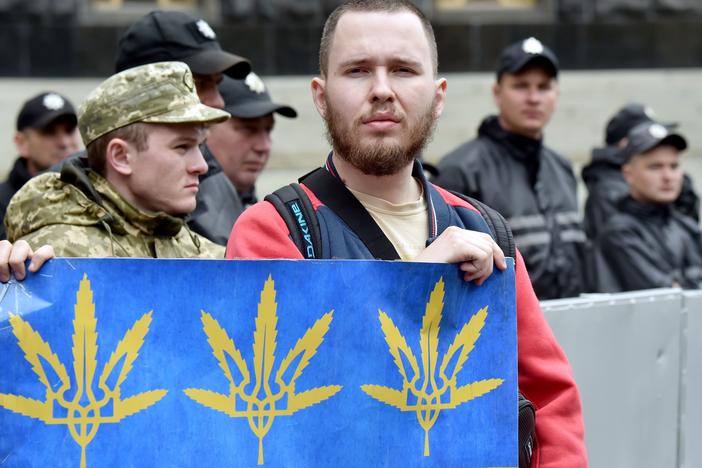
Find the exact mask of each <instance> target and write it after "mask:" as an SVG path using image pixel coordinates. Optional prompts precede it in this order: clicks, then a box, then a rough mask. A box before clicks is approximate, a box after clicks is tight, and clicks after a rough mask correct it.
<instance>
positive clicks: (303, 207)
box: [264, 183, 322, 259]
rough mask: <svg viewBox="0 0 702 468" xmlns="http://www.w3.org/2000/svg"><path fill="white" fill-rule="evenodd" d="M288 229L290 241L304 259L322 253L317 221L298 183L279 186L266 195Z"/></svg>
mask: <svg viewBox="0 0 702 468" xmlns="http://www.w3.org/2000/svg"><path fill="white" fill-rule="evenodd" d="M264 200H266V201H267V202H269V203H270V204H272V205H273V206H274V207H275V209H276V210H277V211H278V214H279V215H280V217H281V218H283V221H285V224H286V225H287V226H288V231H290V237H292V241H293V243H294V244H295V246H296V247H297V249H298V250H299V251H300V253H301V254H302V256H303V257H304V258H306V259H312V258H319V257H320V256H321V255H322V235H321V233H320V232H319V221H318V220H317V215H316V213H315V212H314V208H312V202H310V199H309V197H308V196H307V194H306V193H305V191H304V190H302V188H301V187H300V186H299V185H298V184H295V183H293V184H290V185H286V186H285V187H281V188H279V189H278V190H276V191H275V192H273V193H271V194H269V195H266V197H265V199H264Z"/></svg>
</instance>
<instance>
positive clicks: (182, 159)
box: [126, 124, 207, 215]
mask: <svg viewBox="0 0 702 468" xmlns="http://www.w3.org/2000/svg"><path fill="white" fill-rule="evenodd" d="M148 131H149V135H148V138H147V146H146V149H144V150H143V151H139V150H137V149H136V148H135V147H134V146H133V145H129V146H130V151H131V153H132V156H131V160H130V167H131V174H130V176H129V178H128V180H127V182H126V185H127V190H128V191H129V194H128V195H129V196H128V199H131V200H132V201H133V203H134V204H135V205H136V206H137V207H138V208H141V209H143V210H146V211H154V212H155V211H164V212H166V213H168V214H171V215H184V214H188V213H191V212H192V211H193V210H195V196H196V195H197V191H198V186H199V176H200V175H201V174H204V173H205V172H207V163H206V162H205V160H204V158H203V157H202V153H201V152H200V147H199V145H200V144H201V143H202V142H203V141H204V140H205V137H206V136H207V130H206V128H205V127H204V126H202V125H200V124H172V125H164V124H149V130H148Z"/></svg>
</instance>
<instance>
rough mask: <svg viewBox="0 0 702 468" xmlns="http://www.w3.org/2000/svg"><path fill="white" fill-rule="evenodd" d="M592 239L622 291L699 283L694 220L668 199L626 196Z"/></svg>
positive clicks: (701, 242) (701, 262)
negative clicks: (652, 200) (643, 199)
mask: <svg viewBox="0 0 702 468" xmlns="http://www.w3.org/2000/svg"><path fill="white" fill-rule="evenodd" d="M617 207H618V208H619V212H618V213H617V214H615V215H614V216H612V217H611V218H610V219H609V220H608V221H607V223H606V224H605V226H604V228H603V229H602V232H601V233H600V236H599V237H598V239H597V246H598V248H599V249H600V251H601V253H602V257H603V258H604V259H605V261H606V263H607V264H608V265H609V267H610V269H611V272H612V273H613V275H614V276H615V278H616V281H617V283H618V285H619V288H620V290H621V291H633V290H637V289H650V288H663V287H668V288H669V287H671V286H673V285H674V284H677V285H678V286H682V287H683V288H689V289H698V288H699V287H700V283H701V282H702V236H701V235H700V228H699V226H698V225H697V224H696V223H695V222H694V221H693V220H692V219H691V218H690V217H688V216H685V215H682V214H680V213H678V212H677V211H676V210H675V209H674V208H673V205H654V204H646V203H641V202H638V201H636V200H634V199H633V198H631V197H629V196H627V197H625V198H624V199H622V200H621V201H620V202H619V203H618V204H617Z"/></svg>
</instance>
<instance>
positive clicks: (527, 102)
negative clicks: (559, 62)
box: [493, 67, 559, 138]
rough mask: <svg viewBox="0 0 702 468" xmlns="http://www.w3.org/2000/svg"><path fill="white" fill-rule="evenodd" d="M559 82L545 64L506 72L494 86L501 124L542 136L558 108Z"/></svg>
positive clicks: (519, 132)
mask: <svg viewBox="0 0 702 468" xmlns="http://www.w3.org/2000/svg"><path fill="white" fill-rule="evenodd" d="M558 92H559V91H558V82H557V81H556V80H555V79H554V78H553V77H551V75H550V74H549V73H548V72H547V71H546V70H545V69H543V68H542V67H530V68H526V69H524V70H522V71H521V72H519V73H518V74H510V73H505V74H504V75H502V78H501V79H500V82H499V83H496V84H495V86H494V87H493V96H494V98H495V104H496V105H497V108H498V109H499V119H500V125H502V127H503V128H504V129H505V130H508V131H510V132H513V133H517V134H519V135H523V136H526V137H530V138H541V136H542V132H543V129H544V127H545V126H546V124H547V123H548V121H549V120H551V116H552V115H553V111H554V110H555V109H556V101H557V99H558Z"/></svg>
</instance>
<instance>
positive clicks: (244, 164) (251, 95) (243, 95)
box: [207, 72, 297, 207]
mask: <svg viewBox="0 0 702 468" xmlns="http://www.w3.org/2000/svg"><path fill="white" fill-rule="evenodd" d="M219 89H220V92H221V94H222V97H223V98H224V110H226V111H227V112H229V113H230V114H231V115H232V117H231V119H229V120H228V121H226V122H223V123H221V124H219V125H215V126H213V127H212V128H211V129H210V136H209V137H208V138H207V146H208V148H209V149H210V150H211V151H212V153H213V154H214V156H215V158H217V161H218V162H219V164H220V166H222V170H223V171H224V173H225V174H227V177H229V180H230V181H231V182H232V183H233V184H234V186H235V187H236V190H237V192H238V193H239V197H240V198H241V203H242V204H243V205H244V207H247V206H250V205H253V204H254V203H256V202H257V201H258V198H257V196H256V180H257V179H258V177H259V176H260V175H261V172H263V169H265V167H266V164H267V163H268V159H269V158H270V155H271V147H272V143H273V141H272V139H271V133H272V132H273V127H274V126H275V116H274V114H279V115H282V116H283V117H288V118H295V117H297V112H296V111H295V109H293V108H292V107H290V106H287V105H285V104H277V103H275V102H273V101H272V99H271V95H270V93H269V92H268V90H267V89H266V85H265V84H264V83H263V81H262V80H261V78H259V77H258V75H256V74H255V73H253V72H251V73H249V75H248V76H247V77H246V79H245V80H244V81H238V80H232V79H229V78H226V77H225V78H224V80H222V83H220V85H219Z"/></svg>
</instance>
